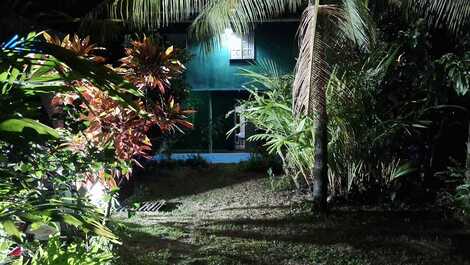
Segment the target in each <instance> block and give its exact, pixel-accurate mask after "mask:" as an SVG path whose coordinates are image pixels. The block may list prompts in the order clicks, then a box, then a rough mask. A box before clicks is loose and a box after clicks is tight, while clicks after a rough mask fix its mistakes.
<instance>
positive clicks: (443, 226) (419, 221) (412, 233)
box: [199, 211, 468, 257]
mask: <svg viewBox="0 0 470 265" xmlns="http://www.w3.org/2000/svg"><path fill="white" fill-rule="evenodd" d="M199 231H200V232H201V233H205V234H208V235H213V236H219V237H230V238H242V239H248V240H258V241H259V240H264V241H283V242H288V243H300V244H311V245H318V246H328V245H337V244H347V245H350V246H352V247H354V248H356V249H360V250H361V251H365V252H367V251H374V250H387V251H391V252H395V253H400V252H403V253H409V254H410V256H413V255H417V256H425V255H437V256H441V257H446V256H448V255H454V254H457V255H461V256H464V255H465V254H466V253H462V252H459V251H457V250H456V249H460V248H461V247H462V246H456V244H455V243H456V242H454V241H455V240H454V239H455V236H456V235H460V234H459V233H460V232H461V230H460V227H459V226H458V225H457V224H454V223H447V222H445V221H443V220H442V219H441V218H439V217H438V216H436V214H434V213H428V212H382V211H367V212H360V211H359V212H345V211H344V212H343V211H335V212H332V213H331V214H330V215H329V216H327V217H321V216H312V215H303V216H289V217H286V218H276V219H249V218H247V219H235V220H234V219H227V220H224V219H221V220H211V221H209V222H208V223H207V224H206V225H205V226H203V227H201V228H199ZM457 243H458V242H457ZM467 247H468V246H467Z"/></svg>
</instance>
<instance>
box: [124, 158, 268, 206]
mask: <svg viewBox="0 0 470 265" xmlns="http://www.w3.org/2000/svg"><path fill="white" fill-rule="evenodd" d="M261 177H264V174H260V173H249V172H244V171H242V170H241V169H240V168H239V166H238V165H211V166H210V167H209V168H203V169H197V168H190V167H181V168H175V169H172V170H161V171H158V172H155V174H152V175H147V176H145V177H141V178H139V180H136V181H135V182H134V183H133V185H134V194H135V196H136V197H137V199H140V200H155V199H166V200H169V199H173V198H176V197H181V196H189V195H195V194H199V193H203V192H206V191H210V190H214V189H220V188H224V187H228V186H232V185H236V184H239V183H243V182H246V181H249V180H253V179H257V178H261Z"/></svg>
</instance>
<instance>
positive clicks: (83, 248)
mask: <svg viewBox="0 0 470 265" xmlns="http://www.w3.org/2000/svg"><path fill="white" fill-rule="evenodd" d="M113 259H114V258H113V254H112V253H111V252H110V251H109V250H108V249H106V248H103V246H102V245H101V244H100V243H99V242H97V241H91V242H90V244H85V243H83V242H78V243H64V242H63V240H61V238H60V237H59V236H58V235H56V236H53V237H51V238H50V239H49V240H48V242H47V245H46V246H44V247H39V249H38V250H37V251H36V252H35V253H34V256H33V257H32V259H31V261H30V263H28V264H31V265H64V264H68V265H106V264H111V261H112V260H113Z"/></svg>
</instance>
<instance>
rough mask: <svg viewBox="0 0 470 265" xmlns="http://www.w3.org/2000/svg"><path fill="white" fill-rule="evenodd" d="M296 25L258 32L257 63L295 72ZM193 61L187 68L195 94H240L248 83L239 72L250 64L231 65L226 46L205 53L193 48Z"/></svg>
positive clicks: (265, 27) (272, 25)
mask: <svg viewBox="0 0 470 265" xmlns="http://www.w3.org/2000/svg"><path fill="white" fill-rule="evenodd" d="M297 26H298V24H297V23H286V22H282V23H281V22H272V23H266V24H261V25H259V26H257V28H256V29H255V53H256V60H255V62H256V61H259V60H266V59H269V60H273V61H274V62H276V63H277V64H278V65H279V66H280V68H281V69H280V70H281V71H283V72H285V73H287V72H292V71H293V69H294V66H295V57H296V55H297V45H296V43H297V41H296V31H297ZM189 51H190V52H191V54H192V59H191V61H190V62H189V63H188V64H187V68H188V71H187V73H186V80H187V82H188V84H189V85H190V87H191V89H192V90H193V91H216V90H219V91H220V90H222V91H223V90H241V89H242V86H243V84H245V83H246V82H247V81H248V80H246V79H244V78H243V77H242V76H240V68H247V69H250V68H252V67H253V66H252V65H250V64H249V63H239V62H230V60H229V49H228V48H227V47H226V45H222V47H219V48H217V49H216V50H214V51H211V52H210V53H205V54H204V53H203V52H202V48H201V46H200V45H198V44H190V45H189Z"/></svg>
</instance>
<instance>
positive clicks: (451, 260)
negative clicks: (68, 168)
mask: <svg viewBox="0 0 470 265" xmlns="http://www.w3.org/2000/svg"><path fill="white" fill-rule="evenodd" d="M137 186H138V187H139V188H137V189H136V190H135V195H134V196H133V200H135V201H146V200H157V199H165V200H167V202H168V203H169V204H170V205H173V206H174V209H167V211H165V212H159V213H137V214H136V215H135V216H133V217H131V218H127V217H126V216H125V215H124V214H117V215H116V216H115V221H116V222H117V223H118V224H120V225H118V233H119V235H120V236H121V238H122V241H123V245H122V246H120V248H119V253H120V260H119V264H122V265H124V264H126V265H127V264H128V265H150V264H161V265H167V264H193V265H196V264H201V265H203V264H211V265H219V264H220V265H231V264H233V265H235V264H236V265H242V264H259V265H264V264H266V265H278V264H279V265H281V264H286V265H301V264H302V265H303V264H305V265H307V264H308V265H313V264H322V265H326V264H328V265H329V264H331V265H356V264H357V265H365V264H381V265H382V264H384V265H385V264H396V265H404V264H410V265H411V264H423V265H424V264H426V265H433V264H435V265H446V264H449V265H450V264H452V265H454V264H456V265H459V264H470V259H466V258H465V257H464V256H462V255H461V254H460V253H462V252H465V251H461V250H460V251H458V250H456V247H455V240H454V235H455V234H458V233H460V232H461V227H460V226H458V224H456V223H453V222H451V221H444V220H443V219H442V218H441V217H440V215H439V214H437V213H431V212H418V211H414V212H412V211H409V212H396V211H382V210H377V209H375V210H373V209H367V210H366V209H361V210H359V209H352V208H334V209H332V211H331V213H330V214H329V215H328V216H320V215H314V214H312V213H311V212H310V211H309V203H308V201H306V200H307V198H306V196H304V195H301V194H297V193H295V192H292V191H289V190H284V191H273V189H272V182H271V180H270V179H267V178H264V177H263V175H261V174H254V173H251V174H250V173H246V172H244V171H242V170H240V169H239V168H238V167H237V166H221V167H217V168H209V169H199V170H198V169H189V168H182V169H181V168H180V169H175V170H171V171H165V170H162V171H159V174H158V175H155V176H148V177H147V178H145V179H144V180H142V181H140V182H139V183H138V184H137ZM464 247H465V246H464ZM467 248H470V246H467ZM469 251H470V249H469Z"/></svg>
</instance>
